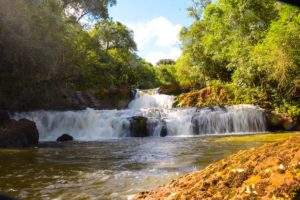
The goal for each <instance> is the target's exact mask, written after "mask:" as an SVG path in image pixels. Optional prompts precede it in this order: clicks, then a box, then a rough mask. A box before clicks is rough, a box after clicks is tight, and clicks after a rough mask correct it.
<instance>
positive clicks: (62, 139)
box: [56, 133, 74, 142]
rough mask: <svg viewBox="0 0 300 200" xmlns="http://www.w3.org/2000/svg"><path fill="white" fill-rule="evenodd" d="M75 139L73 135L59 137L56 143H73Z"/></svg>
mask: <svg viewBox="0 0 300 200" xmlns="http://www.w3.org/2000/svg"><path fill="white" fill-rule="evenodd" d="M73 140H74V138H73V137H72V136H71V135H68V134H66V133H65V134H63V135H62V136H60V137H58V138H57V139H56V142H68V141H73Z"/></svg>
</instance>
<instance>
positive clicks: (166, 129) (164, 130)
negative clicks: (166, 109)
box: [160, 123, 168, 137]
mask: <svg viewBox="0 0 300 200" xmlns="http://www.w3.org/2000/svg"><path fill="white" fill-rule="evenodd" d="M167 135H168V128H167V125H166V124H165V123H164V125H163V127H162V128H161V131H160V137H166V136H167Z"/></svg>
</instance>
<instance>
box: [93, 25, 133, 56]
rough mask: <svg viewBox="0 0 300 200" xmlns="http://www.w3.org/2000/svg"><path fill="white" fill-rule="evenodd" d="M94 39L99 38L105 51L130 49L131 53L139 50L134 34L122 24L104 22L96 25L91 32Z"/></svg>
mask: <svg viewBox="0 0 300 200" xmlns="http://www.w3.org/2000/svg"><path fill="white" fill-rule="evenodd" d="M91 35H92V37H94V38H97V40H98V43H99V45H100V47H101V48H102V49H103V50H106V51H107V50H110V49H128V50H129V51H131V52H134V51H136V50H137V47H136V43H135V41H134V39H133V32H132V31H131V30H129V29H128V28H127V27H126V26H124V25H123V24H121V23H120V22H113V21H110V20H109V21H103V22H99V23H97V24H96V25H95V28H94V29H93V31H92V32H91Z"/></svg>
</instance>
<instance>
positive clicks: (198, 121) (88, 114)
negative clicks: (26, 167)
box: [11, 89, 266, 141]
mask: <svg viewBox="0 0 300 200" xmlns="http://www.w3.org/2000/svg"><path fill="white" fill-rule="evenodd" d="M173 102H174V97H173V96H169V95H163V94H159V93H158V89H151V90H137V91H136V95H135V99H134V100H133V101H132V102H131V103H130V104H129V105H128V109H124V110H94V109H91V108H88V109H86V110H81V111H64V112H59V111H43V110H41V111H34V112H23V113H13V114H11V117H13V118H14V119H17V120H18V119H21V118H26V119H29V120H32V121H34V122H35V123H36V125H37V128H38V130H39V133H40V140H41V141H54V140H56V138H57V137H59V136H60V135H62V134H63V133H68V134H70V135H72V136H73V137H74V138H75V139H76V140H78V141H97V140H103V139H111V138H122V137H130V136H131V131H130V126H131V122H130V119H131V118H132V117H135V116H143V117H146V118H147V131H148V132H149V135H150V136H160V135H161V133H162V131H163V130H166V132H167V136H194V135H216V134H242V133H258V132H265V131H266V123H265V116H264V111H263V110H262V109H261V108H259V107H258V106H254V105H236V106H224V107H220V106H214V107H202V108H173V106H172V105H173Z"/></svg>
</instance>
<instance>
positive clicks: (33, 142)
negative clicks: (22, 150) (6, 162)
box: [0, 119, 39, 148]
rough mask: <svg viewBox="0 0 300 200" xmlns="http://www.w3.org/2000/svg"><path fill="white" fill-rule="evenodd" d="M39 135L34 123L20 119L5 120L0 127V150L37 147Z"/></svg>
mask: <svg viewBox="0 0 300 200" xmlns="http://www.w3.org/2000/svg"><path fill="white" fill-rule="evenodd" d="M38 141H39V133H38V130H37V128H36V125H35V123H34V122H32V121H29V120H26V119H21V120H20V121H16V120H12V119H10V120H6V121H5V122H4V123H3V124H1V126H0V148H19V147H32V146H37V145H38Z"/></svg>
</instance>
